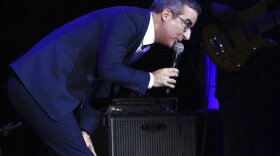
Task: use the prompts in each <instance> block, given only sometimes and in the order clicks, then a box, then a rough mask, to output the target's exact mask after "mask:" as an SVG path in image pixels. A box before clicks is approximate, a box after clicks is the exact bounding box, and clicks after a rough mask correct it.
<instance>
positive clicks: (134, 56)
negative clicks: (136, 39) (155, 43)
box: [127, 45, 150, 64]
mask: <svg viewBox="0 0 280 156" xmlns="http://www.w3.org/2000/svg"><path fill="white" fill-rule="evenodd" d="M149 49H150V45H144V46H142V47H141V50H140V51H138V52H136V53H135V54H134V55H132V57H131V58H130V59H129V60H128V62H127V63H128V64H131V63H133V62H135V61H137V60H138V59H139V58H140V57H141V56H142V55H143V54H145V53H146V52H147V51H149Z"/></svg>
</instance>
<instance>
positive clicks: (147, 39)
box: [142, 13, 155, 45]
mask: <svg viewBox="0 0 280 156" xmlns="http://www.w3.org/2000/svg"><path fill="white" fill-rule="evenodd" d="M154 42H155V26H154V20H153V16H152V13H150V22H149V26H148V29H147V31H146V34H145V36H144V38H143V41H142V43H143V45H149V44H153V43H154Z"/></svg>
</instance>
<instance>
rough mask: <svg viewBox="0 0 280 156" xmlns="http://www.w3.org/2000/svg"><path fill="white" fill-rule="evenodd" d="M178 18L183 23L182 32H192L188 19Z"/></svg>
mask: <svg viewBox="0 0 280 156" xmlns="http://www.w3.org/2000/svg"><path fill="white" fill-rule="evenodd" d="M178 18H179V19H180V20H181V22H182V23H184V25H185V26H184V32H186V31H187V30H188V29H190V30H192V24H193V23H192V21H191V20H190V19H186V20H184V19H182V18H181V17H180V16H178Z"/></svg>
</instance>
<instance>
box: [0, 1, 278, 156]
mask: <svg viewBox="0 0 280 156" xmlns="http://www.w3.org/2000/svg"><path fill="white" fill-rule="evenodd" d="M253 1H254V0H253ZM200 2H203V8H205V9H204V11H203V14H202V16H201V18H200V19H199V20H198V23H197V25H196V28H195V29H194V31H193V33H192V38H191V40H190V41H189V42H187V43H186V44H185V52H184V53H183V59H182V61H181V65H180V67H179V69H180V77H179V79H178V84H177V86H176V89H175V90H173V91H172V96H176V97H177V98H178V102H179V110H180V111H189V110H197V109H204V108H207V104H206V103H207V100H206V99H207V98H206V93H205V88H206V84H207V83H206V74H205V73H206V67H205V56H206V52H205V50H204V48H203V44H202V41H201V40H202V37H203V36H202V34H201V30H202V29H203V26H204V25H207V24H208V23H209V22H211V21H212V20H213V18H212V17H210V15H209V10H208V5H209V4H210V1H207V0H203V1H202V0H201V1H200ZM224 2H227V3H228V4H231V5H233V6H235V8H234V9H235V10H241V8H242V9H243V8H251V7H252V6H253V4H254V3H249V5H247V7H244V6H238V5H237V3H238V4H239V5H240V4H244V5H245V3H246V1H244V2H243V1H238V2H237V3H236V2H234V1H230V0H225V1H224ZM151 3H152V0H119V1H113V0H102V1H101V0H100V1H98V0H72V1H66V0H57V1H54V0H48V1H47V0H40V1H13V0H2V1H1V2H0V8H1V9H0V11H1V15H0V17H1V18H0V19H1V21H0V32H1V33H0V39H1V41H0V43H1V46H0V51H1V52H0V128H1V127H2V128H3V126H5V125H6V126H7V124H9V123H12V124H16V123H18V122H19V120H18V119H17V117H16V116H15V114H14V112H13V111H12V109H11V108H10V106H9V101H8V99H7V95H6V88H5V87H6V80H7V78H8V74H9V72H8V64H9V63H11V62H12V61H13V60H15V59H16V58H18V57H19V56H21V55H22V54H23V53H25V52H26V51H27V50H28V49H30V48H31V47H32V46H33V45H34V44H35V43H36V42H38V41H39V40H40V39H41V38H42V37H44V36H45V35H47V34H48V33H50V32H51V31H53V30H55V29H56V28H57V27H59V26H61V25H63V24H64V23H66V22H68V21H70V20H72V19H74V18H76V17H79V16H81V15H84V14H86V13H88V12H90V11H92V10H96V9H99V8H104V7H109V6H115V5H130V6H138V7H143V8H148V7H149V5H150V4H151ZM267 8H268V10H272V9H275V8H279V2H277V1H276V0H275V1H274V2H273V3H272V4H271V5H270V6H269V7H267ZM264 23H265V21H264ZM264 37H268V38H270V39H274V40H276V41H279V37H280V31H279V26H276V27H275V28H273V29H271V30H270V31H268V32H266V33H265V34H264ZM171 56H172V50H170V49H166V48H164V47H162V46H160V45H155V46H153V47H152V49H151V52H150V53H148V54H146V55H145V56H144V57H143V58H142V59H141V60H140V61H139V62H137V63H136V64H135V66H136V67H137V68H141V69H143V70H147V71H153V70H156V69H157V68H160V67H168V66H169V64H170V58H171ZM279 56H280V53H279V46H276V47H270V48H267V47H266V48H262V49H260V50H258V51H257V53H256V54H255V55H253V56H252V57H251V58H250V59H249V60H248V61H247V63H246V64H245V65H244V66H243V67H242V68H241V69H240V70H239V71H237V72H232V73H228V72H224V71H222V70H218V71H217V86H214V87H216V88H217V92H216V96H217V97H218V99H219V102H220V107H222V108H223V106H228V107H226V108H223V110H225V112H226V114H229V116H230V117H226V119H230V121H232V122H235V121H236V120H244V118H246V117H247V116H251V117H252V118H250V119H248V120H246V122H245V121H244V123H242V124H243V126H244V127H243V128H246V127H245V125H248V124H247V123H252V125H250V126H248V127H249V128H248V129H250V130H248V131H250V132H252V133H250V134H252V135H251V137H252V138H253V137H256V136H257V137H259V136H260V137H259V138H262V139H260V140H258V139H255V140H254V139H252V141H255V142H258V141H264V140H265V142H264V144H265V143H267V142H269V145H265V146H269V147H267V148H271V147H272V146H273V147H279V146H280V136H279V134H278V132H279V131H278V130H280V129H279V127H278V126H277V124H278V125H280V124H279V121H278V119H279V120H280V117H279V115H277V114H280V113H279V112H280V106H279V105H280V96H279V93H280V88H279V87H280V70H279V69H278V68H279V67H280V61H279V58H280V57H279ZM123 93H124V94H123V95H121V96H126V95H128V94H126V93H127V91H126V90H123ZM145 96H147V97H161V96H164V95H163V92H162V90H161V89H153V90H151V91H149V92H148V93H147V95H145ZM248 110H250V111H248ZM233 116H238V117H239V118H234V117H233ZM257 116H258V117H257ZM233 118H234V119H233ZM246 119H247V118H246ZM247 121H248V122H247ZM268 121H269V122H268ZM258 123H259V124H258ZM256 125H258V126H256ZM238 126H240V125H238ZM263 127H266V128H265V129H263ZM10 128H12V127H10ZM229 128H230V127H229ZM235 128H236V127H234V128H231V131H236V129H235ZM256 129H261V130H259V131H256ZM268 129H269V130H268ZM270 130H271V131H270ZM211 131H216V129H215V130H211ZM277 131H278V132H277ZM240 133H241V132H240ZM248 134H249V132H248ZM242 135H245V134H243V133H242ZM240 136H241V135H240ZM264 138H265V139H264ZM212 139H213V138H212ZM271 140H273V143H271ZM216 141H217V140H216V139H213V140H212V142H211V141H210V144H211V143H213V142H216ZM262 145H263V144H257V145H256V146H262ZM19 146H23V147H24V148H19ZM244 146H247V144H246V145H244ZM0 147H2V148H0V150H1V149H2V150H3V149H4V150H8V151H9V152H10V153H12V154H10V155H13V156H17V155H25V154H26V155H28V154H30V152H29V151H32V150H34V153H36V151H40V150H41V149H44V148H42V145H41V144H40V143H39V141H38V140H36V138H34V136H33V135H32V133H31V132H30V131H28V129H26V128H25V127H24V126H21V125H19V127H15V128H14V129H13V130H11V131H9V133H0ZM215 148H216V147H215ZM271 149H272V148H271ZM275 149H277V148H273V150H275ZM215 150H216V149H215ZM43 152H45V153H46V151H43ZM279 153H280V152H279ZM42 155H43V154H42ZM206 155H207V154H206ZM216 155H218V154H217V153H216ZM0 156H1V151H0ZM208 156H210V154H209V155H208ZM248 156H249V155H248ZM275 156H276V155H275Z"/></svg>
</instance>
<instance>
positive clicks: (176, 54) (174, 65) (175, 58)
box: [165, 52, 181, 95]
mask: <svg viewBox="0 0 280 156" xmlns="http://www.w3.org/2000/svg"><path fill="white" fill-rule="evenodd" d="M180 54H181V53H180V52H174V53H173V58H172V64H171V67H172V68H177V67H178V63H179V58H180ZM170 92H171V88H166V90H165V94H166V95H169V94H170Z"/></svg>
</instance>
